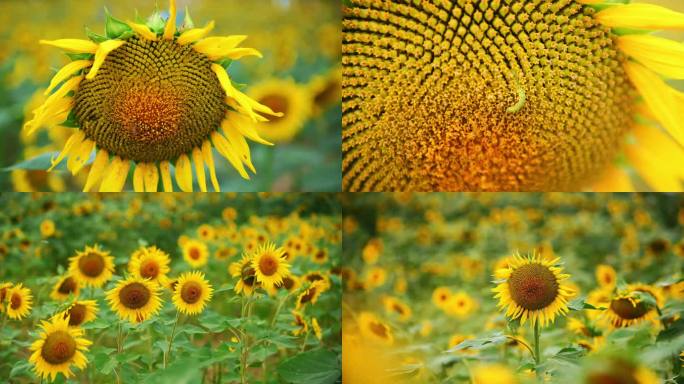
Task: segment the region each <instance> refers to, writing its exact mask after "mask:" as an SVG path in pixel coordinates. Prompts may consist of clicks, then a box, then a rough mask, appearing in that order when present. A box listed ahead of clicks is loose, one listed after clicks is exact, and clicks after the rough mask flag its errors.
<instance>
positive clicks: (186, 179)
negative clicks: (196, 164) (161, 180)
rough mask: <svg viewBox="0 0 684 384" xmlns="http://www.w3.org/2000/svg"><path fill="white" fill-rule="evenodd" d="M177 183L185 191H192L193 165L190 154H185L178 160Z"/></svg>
mask: <svg viewBox="0 0 684 384" xmlns="http://www.w3.org/2000/svg"><path fill="white" fill-rule="evenodd" d="M176 183H177V184H178V188H180V189H181V191H183V192H192V166H191V165H190V159H189V158H188V155H186V154H183V155H180V156H179V157H178V160H176Z"/></svg>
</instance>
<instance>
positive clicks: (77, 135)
mask: <svg viewBox="0 0 684 384" xmlns="http://www.w3.org/2000/svg"><path fill="white" fill-rule="evenodd" d="M83 140H85V133H84V132H83V131H81V130H78V131H76V132H74V134H73V135H71V136H70V137H69V139H67V142H66V143H65V144H64V149H62V152H60V153H59V156H57V159H54V160H51V161H50V162H51V163H52V166H50V168H48V172H50V171H52V170H53V169H54V168H55V167H56V166H57V165H58V164H59V163H61V162H62V160H64V157H66V156H67V155H69V154H70V153H71V151H72V150H73V148H74V147H78V146H80V145H81V143H82V142H83Z"/></svg>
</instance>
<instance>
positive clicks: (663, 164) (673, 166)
mask: <svg viewBox="0 0 684 384" xmlns="http://www.w3.org/2000/svg"><path fill="white" fill-rule="evenodd" d="M632 134H633V135H634V138H635V139H636V141H635V142H633V143H628V144H627V146H626V148H625V153H626V154H627V157H628V158H629V160H630V163H631V164H632V166H633V167H634V168H636V170H637V171H638V172H639V175H640V176H641V177H642V178H643V179H644V180H646V182H647V183H648V184H649V186H650V187H651V188H653V189H654V190H655V191H657V192H681V191H682V189H683V187H684V167H682V164H684V149H682V147H680V146H679V145H678V144H677V143H676V142H674V141H673V140H672V139H670V137H668V136H667V135H666V134H665V133H663V132H661V131H660V130H658V129H657V128H656V127H650V126H644V125H638V126H636V127H635V128H634V129H633V130H632Z"/></svg>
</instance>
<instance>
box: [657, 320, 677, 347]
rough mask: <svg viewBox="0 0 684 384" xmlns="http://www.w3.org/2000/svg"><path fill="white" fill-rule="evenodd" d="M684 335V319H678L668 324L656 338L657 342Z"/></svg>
mask: <svg viewBox="0 0 684 384" xmlns="http://www.w3.org/2000/svg"><path fill="white" fill-rule="evenodd" d="M683 334H684V319H678V320H677V321H675V322H674V323H672V324H670V325H669V326H668V327H667V329H663V330H662V331H660V333H659V334H658V337H657V338H656V341H657V342H661V341H666V340H672V339H674V338H675V337H677V336H679V335H683Z"/></svg>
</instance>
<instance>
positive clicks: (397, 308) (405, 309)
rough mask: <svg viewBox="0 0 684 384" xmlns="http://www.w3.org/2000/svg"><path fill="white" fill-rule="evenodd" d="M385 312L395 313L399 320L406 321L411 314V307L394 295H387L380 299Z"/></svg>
mask: <svg viewBox="0 0 684 384" xmlns="http://www.w3.org/2000/svg"><path fill="white" fill-rule="evenodd" d="M382 303H383V305H384V307H385V312H386V313H388V314H394V315H396V316H397V317H398V318H399V320H400V321H402V322H404V321H408V320H409V319H410V318H411V315H412V314H413V311H411V307H409V306H408V305H407V304H406V303H404V302H403V301H401V300H399V299H397V298H396V297H391V296H387V297H385V298H384V299H383V301H382Z"/></svg>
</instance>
